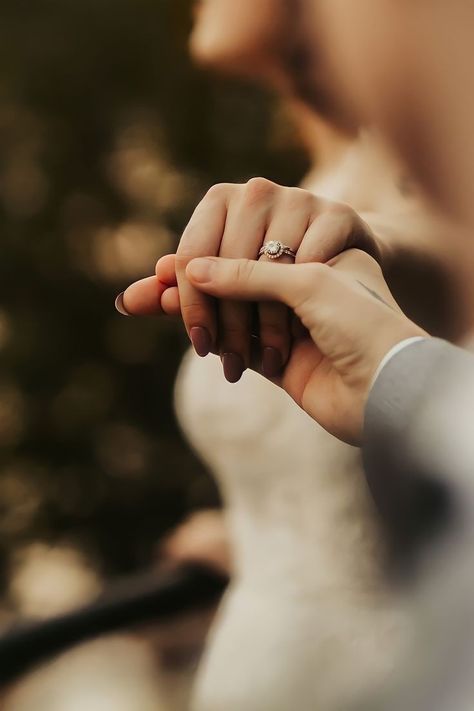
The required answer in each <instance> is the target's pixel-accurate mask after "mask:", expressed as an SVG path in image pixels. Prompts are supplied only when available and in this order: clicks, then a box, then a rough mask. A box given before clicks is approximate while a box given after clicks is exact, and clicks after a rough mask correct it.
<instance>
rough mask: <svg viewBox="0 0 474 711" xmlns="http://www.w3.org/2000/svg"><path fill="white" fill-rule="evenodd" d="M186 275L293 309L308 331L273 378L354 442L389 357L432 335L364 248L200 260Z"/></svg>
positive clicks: (226, 292) (216, 289) (222, 295)
mask: <svg viewBox="0 0 474 711" xmlns="http://www.w3.org/2000/svg"><path fill="white" fill-rule="evenodd" d="M186 274H187V277H188V279H189V280H190V282H191V283H192V284H193V285H195V286H196V287H198V288H199V289H200V290H202V291H203V292H205V293H207V294H210V295H212V296H214V297H217V298H219V299H227V298H229V297H231V298H238V299H239V300H247V301H265V300H271V299H275V300H279V301H280V302H282V303H284V304H286V305H287V306H288V307H290V309H292V311H293V312H294V314H295V316H296V317H297V318H298V320H299V321H300V322H301V323H302V325H303V326H304V329H305V331H304V333H302V335H301V336H300V337H299V338H296V339H295V340H294V342H293V346H292V349H291V354H290V357H289V359H288V361H287V363H286V366H285V368H284V370H283V372H282V374H281V376H280V377H278V378H275V379H274V382H275V383H277V384H278V385H280V386H281V387H282V388H284V390H286V392H287V393H288V394H289V395H290V396H291V397H292V398H293V399H294V400H295V402H296V403H297V404H298V405H299V406H300V407H301V408H302V409H303V410H305V411H306V412H307V413H308V414H309V415H310V416H311V417H312V418H313V419H314V420H316V422H318V423H319V424H320V425H321V426H322V427H324V428H325V429H326V430H327V431H328V432H330V433H331V434H333V435H335V436H336V437H338V438H339V439H341V440H343V441H345V442H348V443H349V444H360V441H361V436H362V425H363V412H364V407H365V402H366V399H367V395H368V393H369V390H370V387H371V383H372V380H373V377H374V374H375V372H376V370H377V367H378V365H379V364H380V362H381V360H382V358H383V357H384V355H385V354H386V353H387V352H388V351H389V350H390V348H392V346H394V345H395V344H397V343H399V342H400V341H402V340H404V339H405V338H411V337H413V336H426V335H427V334H426V333H425V332H424V331H423V330H422V329H420V328H419V327H418V326H416V325H415V324H414V323H413V322H411V321H410V320H409V319H408V318H407V317H406V316H405V315H404V314H403V313H402V312H401V310H400V309H399V307H398V305H397V303H396V302H395V300H394V299H393V297H392V295H391V293H390V291H389V289H388V286H387V284H386V283H385V280H384V278H383V275H382V271H381V269H380V267H379V265H378V264H377V262H375V260H374V259H372V257H370V256H369V255H367V254H366V253H365V252H362V251H360V250H356V249H351V250H348V251H346V252H344V253H342V254H340V255H339V256H337V257H335V258H334V259H332V260H331V261H330V262H329V263H328V264H316V263H313V264H304V265H303V264H302V265H296V266H294V267H291V268H289V267H287V266H285V265H282V264H275V265H273V264H271V265H270V264H268V263H263V262H259V263H257V262H255V261H253V260H239V259H237V260H235V259H227V260H226V259H216V258H206V259H196V260H193V261H191V262H190V263H189V264H188V266H187V269H186ZM374 334H376V336H377V337H376V338H374Z"/></svg>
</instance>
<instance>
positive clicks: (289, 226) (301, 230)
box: [122, 178, 379, 382]
mask: <svg viewBox="0 0 474 711" xmlns="http://www.w3.org/2000/svg"><path fill="white" fill-rule="evenodd" d="M270 240H277V241H279V242H282V243H283V244H285V245H287V246H289V247H290V248H291V249H292V250H294V252H296V260H295V261H296V262H297V263H303V262H327V261H328V260H329V259H331V258H332V257H334V256H336V255H337V254H339V253H340V252H342V251H344V250H345V249H349V248H351V247H358V248H360V249H363V250H365V251H367V252H368V253H369V254H372V255H373V256H375V257H378V256H379V250H378V246H377V243H376V240H375V238H374V236H373V234H372V232H371V230H370V228H369V227H368V226H367V225H366V224H365V223H364V222H363V220H361V218H360V217H359V216H358V215H357V214H356V213H355V212H354V211H353V210H352V209H351V208H350V207H349V206H347V205H344V204H339V203H333V202H330V201H328V200H323V199H321V198H318V197H316V196H314V195H313V194H312V193H310V192H308V191H306V190H301V189H299V188H288V187H281V186H279V185H276V184H275V183H272V182H270V181H268V180H265V179H264V178H252V179H251V180H249V182H248V183H246V184H244V185H234V184H220V185H215V186H214V187H212V188H211V189H210V190H209V191H208V193H207V194H206V195H205V197H204V198H203V200H202V201H201V202H200V203H199V205H198V206H197V208H196V210H195V211H194V214H193V216H192V218H191V220H190V222H189V224H188V226H187V227H186V229H185V231H184V233H183V236H182V238H181V241H180V244H179V247H178V250H177V253H176V256H175V262H174V266H173V265H172V264H171V261H170V259H171V258H172V257H171V255H169V256H168V257H166V258H164V260H160V261H159V262H158V264H157V277H158V284H157V282H156V279H154V278H152V277H150V278H149V279H148V280H146V279H145V280H142V282H138V283H137V284H134V285H132V286H131V287H129V289H127V291H126V293H125V295H124V296H123V301H122V306H125V309H126V310H127V311H128V312H129V313H159V312H166V313H175V312H176V310H177V309H178V308H179V306H180V308H181V314H182V317H183V321H184V324H185V327H186V330H187V333H188V335H189V337H190V339H191V341H192V343H193V345H194V348H195V350H196V351H197V353H198V354H199V355H201V356H204V355H206V354H207V353H209V352H210V351H213V352H215V353H220V354H221V356H222V360H223V365H224V372H225V375H226V377H227V379H228V380H230V381H231V382H235V381H236V380H238V379H239V378H240V376H241V374H242V372H243V370H245V368H246V367H248V366H249V364H250V357H251V332H252V309H251V307H250V305H249V304H244V303H241V302H236V301H235V300H232V299H223V300H222V301H220V302H219V304H218V308H216V302H215V301H214V300H213V299H210V298H209V296H208V295H207V294H204V293H202V292H200V291H199V290H198V289H196V287H195V286H194V284H192V283H190V281H189V280H188V279H187V277H186V267H187V265H188V263H189V261H190V260H191V259H193V258H195V257H206V256H221V257H228V258H232V259H238V258H247V259H252V260H255V259H258V258H259V257H258V254H259V250H260V248H261V247H262V245H263V244H264V243H265V242H268V241H270ZM260 260H261V261H267V260H268V257H266V256H262V257H260ZM285 261H287V262H292V261H293V259H292V258H291V257H281V258H280V259H279V262H280V263H282V262H285ZM166 286H168V287H169V290H167V289H166ZM176 287H178V289H177V288H176ZM178 294H179V296H178ZM258 324H259V327H258V333H259V338H260V353H261V358H262V364H261V365H262V369H263V372H264V373H265V374H266V375H267V376H268V377H275V376H276V375H278V374H279V373H280V372H281V369H282V367H283V366H284V364H285V363H286V361H287V359H288V355H289V352H290V347H291V322H290V319H289V314H288V310H287V309H286V308H285V307H284V306H283V305H282V304H278V303H273V302H265V303H262V304H260V305H259V306H258Z"/></svg>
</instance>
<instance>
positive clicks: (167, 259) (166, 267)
mask: <svg viewBox="0 0 474 711" xmlns="http://www.w3.org/2000/svg"><path fill="white" fill-rule="evenodd" d="M155 274H156V276H157V277H158V279H159V280H160V281H161V282H162V283H163V284H165V285H166V286H176V284H177V280H176V255H175V254H165V255H164V256H163V257H160V259H159V260H158V261H157V263H156V266H155Z"/></svg>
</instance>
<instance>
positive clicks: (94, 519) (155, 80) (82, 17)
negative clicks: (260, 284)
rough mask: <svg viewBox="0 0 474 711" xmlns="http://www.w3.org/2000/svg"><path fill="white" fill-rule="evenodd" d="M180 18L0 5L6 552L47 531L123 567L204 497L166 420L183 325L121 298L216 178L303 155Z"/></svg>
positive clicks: (277, 170)
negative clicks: (119, 309) (118, 307)
mask: <svg viewBox="0 0 474 711" xmlns="http://www.w3.org/2000/svg"><path fill="white" fill-rule="evenodd" d="M189 27H190V8H189V3H188V2H185V1H184V0H113V1H112V0H37V1H36V2H34V3H33V2H26V1H25V0H3V2H2V4H1V8H0V209H1V218H0V219H1V224H0V236H1V245H2V252H1V254H2V256H1V260H0V467H1V471H0V554H1V557H2V560H3V564H5V563H6V562H7V561H8V559H9V556H10V555H11V553H12V552H13V551H14V550H15V549H16V548H17V547H18V546H20V545H21V544H23V543H25V542H28V541H31V540H36V539H42V540H46V541H56V540H68V541H72V542H73V543H74V544H77V545H79V546H80V547H81V548H82V549H83V550H85V551H86V552H87V553H88V554H89V555H91V556H92V558H93V560H95V561H96V563H97V564H98V565H99V566H100V567H101V568H102V569H103V570H104V572H105V573H107V574H115V573H117V572H122V571H126V570H130V569H134V568H136V567H137V566H141V565H144V564H146V563H147V562H148V561H149V560H150V557H151V556H152V554H153V550H154V548H155V546H156V541H157V539H158V538H159V536H160V535H161V534H162V533H163V532H164V531H165V530H166V529H167V528H169V527H170V526H171V525H172V524H173V523H175V522H176V521H177V520H179V519H180V518H181V517H182V516H183V515H184V514H185V513H186V512H187V511H189V510H190V509H192V508H195V507H197V506H200V505H205V504H209V503H212V502H213V501H215V499H216V493H215V492H214V490H213V486H212V484H211V483H210V480H209V478H208V477H207V476H206V474H205V472H204V471H203V470H202V468H201V467H200V465H199V464H198V463H197V462H196V460H195V459H194V457H193V455H192V454H191V453H190V452H189V450H188V448H187V446H186V444H185V443H184V442H183V440H182V438H181V436H180V434H179V431H178V428H177V426H176V423H175V421H174V416H173V409H172V388H173V381H174V377H175V373H176V369H177V367H178V365H179V360H180V356H181V354H182V352H183V350H184V348H185V347H186V340H185V338H184V337H183V334H182V332H181V329H180V327H179V324H175V323H172V322H170V321H165V320H163V321H158V320H152V319H150V320H134V319H125V318H123V317H120V316H119V315H117V314H116V313H115V311H114V308H113V301H114V297H115V295H116V293H117V292H118V291H120V290H121V289H122V288H123V287H124V286H125V285H127V284H128V283H129V282H130V281H131V280H132V279H135V278H138V277H141V276H144V275H147V274H149V273H151V272H152V270H153V267H154V263H155V261H156V259H157V258H158V257H159V256H160V255H161V254H163V253H164V252H166V251H167V250H169V249H173V247H174V246H175V244H176V241H177V239H178V236H179V233H180V231H181V230H182V228H183V226H184V225H185V224H186V220H187V219H188V217H189V215H190V212H191V210H192V207H193V206H194V204H195V203H196V202H197V200H198V199H199V198H200V196H201V195H202V194H203V192H204V191H205V189H206V188H207V187H208V186H209V185H211V184H212V183H214V182H219V181H224V180H225V181H228V180H231V181H238V180H243V179H246V178H248V177H250V176H252V175H257V174H259V175H260V174H261V175H265V176H267V177H269V178H271V179H275V180H278V181H280V182H285V183H294V182H296V181H297V180H298V179H299V177H300V175H301V173H302V170H303V165H304V160H303V157H302V155H301V154H300V153H299V152H298V151H297V150H296V149H295V144H294V142H293V141H292V140H289V141H287V140H286V138H285V131H284V130H283V138H282V130H281V128H280V129H279V128H278V126H277V119H276V118H275V117H276V116H277V112H276V110H275V102H274V100H273V99H272V98H271V97H269V96H267V95H266V94H265V93H263V92H262V91H261V90H259V89H256V88H254V87H249V86H245V85H237V84H236V83H235V82H230V81H229V82H226V81H223V80H222V79H219V80H218V79H216V78H215V77H209V76H206V75H204V74H202V73H200V72H198V71H197V70H195V69H194V68H193V67H192V66H191V64H190V61H189V59H188V57H187V48H186V44H187V35H188V32H189ZM290 133H291V132H290ZM290 133H289V134H288V135H290Z"/></svg>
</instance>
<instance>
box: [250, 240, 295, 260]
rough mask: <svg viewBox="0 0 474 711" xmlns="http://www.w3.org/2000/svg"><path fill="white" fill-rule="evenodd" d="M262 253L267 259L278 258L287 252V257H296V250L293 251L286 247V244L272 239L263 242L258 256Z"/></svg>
mask: <svg viewBox="0 0 474 711" xmlns="http://www.w3.org/2000/svg"><path fill="white" fill-rule="evenodd" d="M263 254H264V255H265V256H266V257H268V258H269V259H279V258H280V257H282V256H283V255H284V254H287V255H288V256H289V257H293V259H294V258H295V257H296V252H294V251H293V250H292V249H291V247H288V245H286V244H283V243H282V242H279V241H278V240H274V239H272V240H270V241H269V242H265V244H264V245H263V247H262V248H261V249H260V251H259V253H258V256H259V257H261V256H262V255H263Z"/></svg>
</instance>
